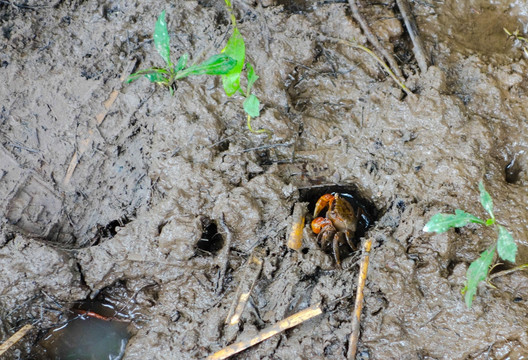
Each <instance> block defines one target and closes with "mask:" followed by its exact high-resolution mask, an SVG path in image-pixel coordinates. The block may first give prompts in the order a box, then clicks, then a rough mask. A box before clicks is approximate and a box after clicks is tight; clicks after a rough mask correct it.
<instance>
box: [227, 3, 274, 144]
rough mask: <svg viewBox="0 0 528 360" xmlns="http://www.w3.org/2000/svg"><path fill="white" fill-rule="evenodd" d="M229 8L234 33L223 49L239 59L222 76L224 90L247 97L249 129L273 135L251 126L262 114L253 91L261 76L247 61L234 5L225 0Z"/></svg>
mask: <svg viewBox="0 0 528 360" xmlns="http://www.w3.org/2000/svg"><path fill="white" fill-rule="evenodd" d="M225 4H226V7H227V10H228V11H229V15H230V17H231V24H232V26H233V34H232V35H231V37H230V38H229V40H228V41H227V45H226V47H225V48H224V49H223V50H222V54H226V55H228V56H230V57H232V58H233V59H235V60H236V61H237V65H236V66H235V67H234V68H233V69H232V70H231V71H230V72H229V73H228V74H225V75H223V76H222V82H223V85H224V91H225V93H226V95H227V96H233V95H234V94H236V93H238V94H240V95H242V96H243V97H245V100H244V104H243V107H244V111H245V112H246V115H247V127H248V129H249V131H251V132H253V133H257V134H259V133H267V134H268V136H269V135H271V131H270V130H268V129H259V130H254V129H253V128H252V126H251V118H255V117H257V116H259V115H260V101H259V99H258V97H257V96H256V95H255V94H253V93H252V92H251V90H252V87H253V84H254V83H255V81H257V79H258V78H259V77H258V75H257V74H256V73H255V70H254V69H253V66H252V65H251V64H250V63H248V62H245V61H246V45H245V43H244V38H243V37H242V35H241V34H240V31H239V30H238V27H237V23H236V19H235V15H234V14H233V6H232V4H231V1H230V0H225ZM244 65H245V69H246V78H247V86H246V90H245V91H244V89H243V88H242V87H241V85H240V78H241V76H242V73H243V71H244Z"/></svg>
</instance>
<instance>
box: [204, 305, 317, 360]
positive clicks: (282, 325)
mask: <svg viewBox="0 0 528 360" xmlns="http://www.w3.org/2000/svg"><path fill="white" fill-rule="evenodd" d="M322 313H323V308H322V306H321V304H316V305H313V306H310V307H309V308H307V309H304V310H302V311H299V312H298V313H296V314H293V315H292V316H289V317H287V318H286V319H283V320H281V321H279V322H278V323H276V324H274V325H272V326H270V327H267V328H266V329H264V330H262V331H260V332H259V333H258V334H257V336H255V337H253V338H251V339H248V340H242V341H239V342H237V343H235V344H232V345H229V346H227V347H225V348H223V349H222V350H220V351H217V352H216V353H214V354H213V355H210V356H209V357H207V359H208V360H222V359H227V358H228V357H230V356H233V355H235V354H238V353H239V352H241V351H243V350H245V349H247V348H250V347H251V346H253V345H256V344H258V343H260V342H262V341H264V340H266V339H269V338H270V337H272V336H275V335H277V334H279V333H281V332H283V331H284V330H288V329H289V328H292V327H294V326H296V325H299V324H301V323H303V322H305V321H307V320H310V319H311V318H313V317H315V316H318V315H321V314H322Z"/></svg>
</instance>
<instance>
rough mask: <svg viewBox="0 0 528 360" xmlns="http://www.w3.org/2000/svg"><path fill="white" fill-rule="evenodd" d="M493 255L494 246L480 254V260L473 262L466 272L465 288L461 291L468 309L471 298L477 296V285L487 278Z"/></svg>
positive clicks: (471, 301)
mask: <svg viewBox="0 0 528 360" xmlns="http://www.w3.org/2000/svg"><path fill="white" fill-rule="evenodd" d="M493 255H495V244H494V245H493V246H492V247H490V248H489V249H488V250H486V251H484V252H483V253H482V254H480V258H478V259H477V260H475V261H473V262H472V263H471V265H469V268H468V270H467V272H466V278H467V280H466V286H465V287H464V289H463V290H462V293H463V294H465V301H466V305H467V307H468V308H471V304H472V303H473V298H474V297H475V295H476V294H477V287H478V284H479V283H480V282H481V281H483V280H486V278H487V277H488V269H489V267H490V265H491V262H492V261H493Z"/></svg>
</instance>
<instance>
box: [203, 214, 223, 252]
mask: <svg viewBox="0 0 528 360" xmlns="http://www.w3.org/2000/svg"><path fill="white" fill-rule="evenodd" d="M202 227H203V233H202V238H201V239H200V240H198V243H197V244H196V248H197V255H205V256H208V255H216V254H217V253H218V251H220V249H222V248H223V247H224V238H223V236H222V234H220V233H219V232H218V226H217V225H216V222H215V221H213V220H211V219H209V218H203V219H202Z"/></svg>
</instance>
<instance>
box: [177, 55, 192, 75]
mask: <svg viewBox="0 0 528 360" xmlns="http://www.w3.org/2000/svg"><path fill="white" fill-rule="evenodd" d="M188 59H189V54H187V53H185V54H183V55H182V56H180V58H179V59H178V63H177V64H176V66H175V67H174V72H178V71H181V70H183V69H184V68H185V66H187V60H188Z"/></svg>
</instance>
